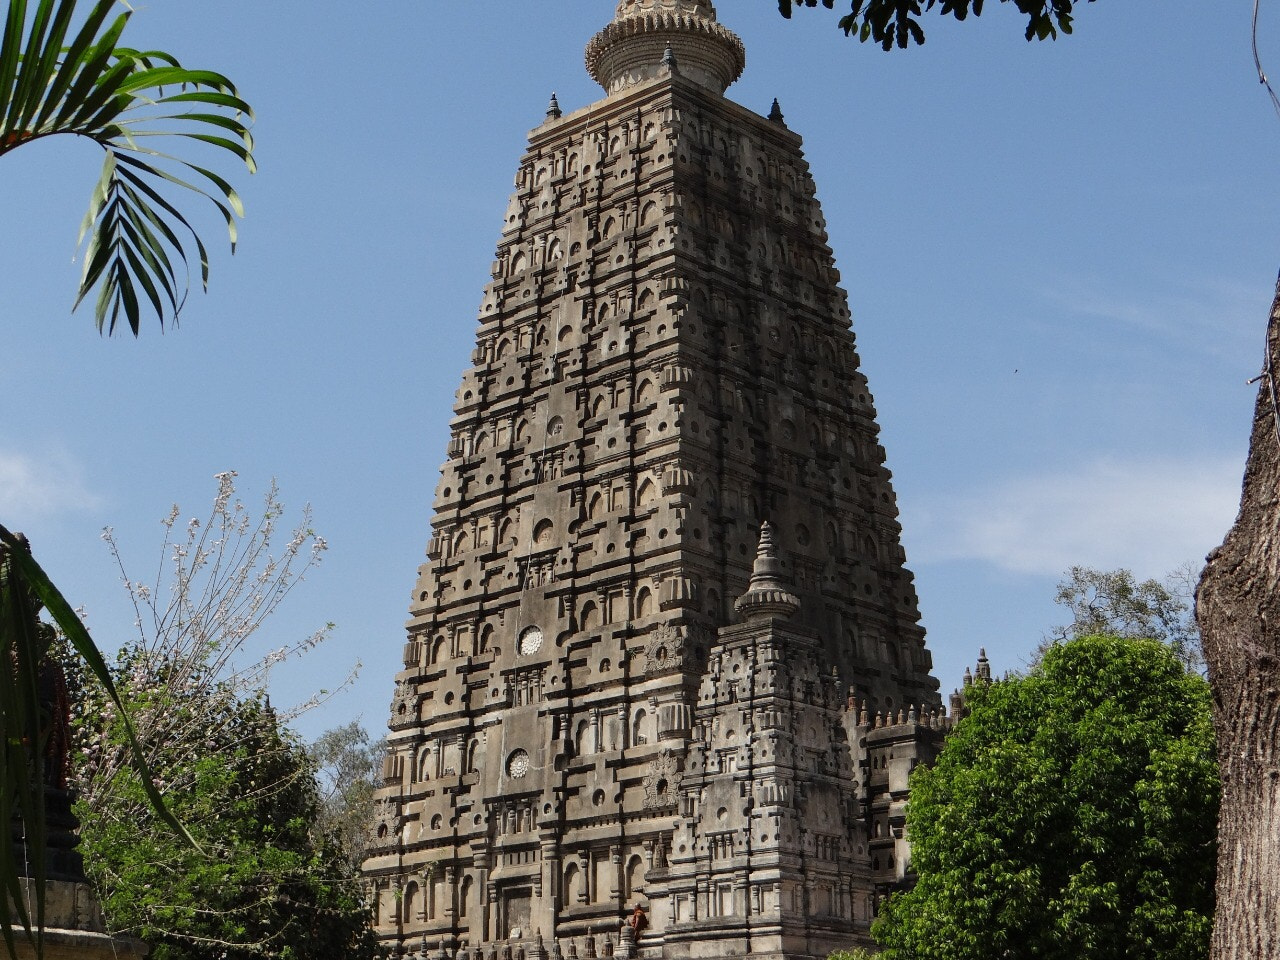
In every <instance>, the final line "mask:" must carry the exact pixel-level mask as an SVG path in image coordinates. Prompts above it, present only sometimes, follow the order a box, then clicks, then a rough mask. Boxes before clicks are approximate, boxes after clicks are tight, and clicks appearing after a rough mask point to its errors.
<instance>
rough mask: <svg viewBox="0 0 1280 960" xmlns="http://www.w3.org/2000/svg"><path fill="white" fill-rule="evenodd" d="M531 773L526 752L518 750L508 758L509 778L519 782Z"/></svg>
mask: <svg viewBox="0 0 1280 960" xmlns="http://www.w3.org/2000/svg"><path fill="white" fill-rule="evenodd" d="M528 773H529V754H528V753H527V752H526V751H524V750H516V751H515V752H514V753H512V754H511V756H509V757H507V776H508V777H511V778H512V779H513V780H519V779H520V778H521V777H524V776H527V775H528Z"/></svg>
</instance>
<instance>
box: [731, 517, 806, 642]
mask: <svg viewBox="0 0 1280 960" xmlns="http://www.w3.org/2000/svg"><path fill="white" fill-rule="evenodd" d="M733 608H734V609H735V610H737V611H738V613H739V614H741V615H742V617H743V618H744V619H746V620H754V619H756V618H758V617H789V616H791V615H792V614H794V613H795V612H796V611H797V610H799V609H800V600H799V599H798V598H797V597H796V596H795V594H793V593H789V592H787V589H786V587H785V586H784V585H783V582H782V560H781V559H779V557H778V551H777V549H776V548H775V547H774V545H773V527H772V526H770V524H769V521H767V520H766V521H765V522H764V523H762V524H760V543H759V545H758V546H757V547H756V562H755V566H754V567H753V568H752V570H751V582H750V583H749V584H748V585H747V592H746V593H744V594H743V595H742V596H740V597H739V598H738V601H737V603H735V604H734V605H733Z"/></svg>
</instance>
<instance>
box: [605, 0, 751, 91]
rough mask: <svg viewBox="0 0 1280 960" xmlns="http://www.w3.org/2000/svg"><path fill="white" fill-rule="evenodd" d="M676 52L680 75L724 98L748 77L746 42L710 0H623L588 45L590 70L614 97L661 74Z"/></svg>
mask: <svg viewBox="0 0 1280 960" xmlns="http://www.w3.org/2000/svg"><path fill="white" fill-rule="evenodd" d="M668 49H670V50H671V52H672V54H673V55H674V57H675V59H676V61H677V62H678V63H679V64H680V75H681V76H683V77H686V78H688V79H690V80H693V81H694V82H695V83H698V84H701V85H702V86H704V87H708V88H709V89H712V90H714V91H715V92H716V93H721V94H723V93H724V92H725V90H726V89H728V87H729V84H731V83H733V81H735V80H737V79H738V77H740V76H741V75H742V71H743V69H744V68H745V67H746V63H747V55H746V51H745V50H744V48H743V46H742V41H741V40H740V39H738V37H737V35H736V34H734V33H733V32H732V31H731V30H728V29H726V28H725V27H723V26H721V25H720V24H719V23H718V22H717V21H716V8H715V6H714V5H713V4H711V3H710V2H709V0H621V2H619V3H618V8H617V11H616V12H615V13H614V16H613V22H612V23H610V24H609V25H608V26H607V27H605V28H604V29H603V30H601V31H600V32H599V33H597V34H596V35H595V36H594V37H592V38H591V42H590V43H588V44H587V72H588V73H590V74H591V76H592V77H594V78H595V80H596V82H597V83H599V84H600V85H601V86H602V87H604V88H605V90H606V91H607V92H609V93H615V92H617V91H619V90H622V89H624V88H626V87H628V86H631V85H633V84H636V83H643V82H644V81H646V80H651V79H653V78H654V77H657V76H659V75H660V74H659V71H660V69H661V67H662V64H663V57H664V55H665V53H666V51H667V50H668Z"/></svg>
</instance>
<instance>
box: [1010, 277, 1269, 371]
mask: <svg viewBox="0 0 1280 960" xmlns="http://www.w3.org/2000/svg"><path fill="white" fill-rule="evenodd" d="M1035 292H1036V293H1037V294H1038V295H1039V296H1040V297H1041V298H1042V299H1044V300H1045V301H1047V302H1048V303H1049V304H1051V305H1053V306H1055V307H1056V308H1058V309H1059V310H1061V311H1063V312H1065V313H1068V314H1071V315H1073V316H1078V317H1082V318H1084V317H1088V318H1093V319H1095V320H1100V321H1103V322H1105V323H1107V324H1116V325H1119V326H1123V327H1129V328H1132V329H1134V330H1138V331H1141V332H1143V333H1149V334H1153V335H1156V336H1160V337H1164V338H1168V339H1170V340H1173V341H1175V342H1177V343H1187V342H1194V343H1195V345H1196V347H1197V349H1201V350H1208V351H1211V352H1217V351H1220V350H1222V349H1223V341H1224V339H1229V340H1232V341H1235V340H1236V338H1252V341H1256V342H1257V349H1258V362H1259V363H1261V362H1262V349H1263V331H1264V330H1265V327H1266V318H1267V314H1268V311H1269V310H1270V307H1271V299H1270V298H1271V291H1270V289H1269V288H1263V289H1262V290H1259V289H1258V288H1257V287H1256V286H1254V285H1248V284H1244V283H1241V282H1233V281H1229V280H1223V279H1221V278H1215V277H1204V278H1182V279H1181V280H1174V279H1170V280H1169V281H1168V282H1167V283H1166V284H1165V285H1163V286H1162V287H1161V288H1160V289H1159V291H1157V292H1149V291H1142V292H1138V293H1135V292H1134V290H1133V289H1131V287H1129V288H1125V289H1124V290H1116V289H1114V288H1112V287H1111V286H1108V284H1107V283H1106V282H1104V281H1103V280H1100V279H1098V278H1092V277H1080V276H1064V277H1059V278H1058V279H1057V280H1056V281H1054V282H1053V283H1051V284H1042V285H1040V286H1039V287H1038V288H1037V289H1036V291H1035ZM1246 342H1251V341H1249V340H1246Z"/></svg>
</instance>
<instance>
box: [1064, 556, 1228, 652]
mask: <svg viewBox="0 0 1280 960" xmlns="http://www.w3.org/2000/svg"><path fill="white" fill-rule="evenodd" d="M1199 577H1200V572H1199V570H1196V569H1195V568H1193V567H1192V566H1191V565H1190V564H1188V565H1186V566H1183V567H1180V568H1178V569H1177V570H1174V571H1173V572H1172V573H1170V574H1169V575H1168V576H1167V577H1165V578H1164V580H1162V581H1161V580H1143V581H1141V582H1139V581H1138V580H1137V579H1136V578H1135V577H1134V575H1133V572H1132V571H1130V570H1125V569H1123V568H1121V569H1119V570H1095V569H1093V568H1092V567H1072V568H1071V569H1070V570H1068V571H1067V575H1066V577H1065V578H1064V579H1062V580H1059V581H1058V591H1057V594H1056V595H1055V596H1054V598H1053V599H1054V602H1055V603H1059V604H1061V605H1062V606H1064V607H1066V608H1067V609H1068V610H1069V611H1071V617H1072V620H1071V623H1068V624H1063V625H1061V626H1058V627H1054V628H1053V630H1052V632H1051V633H1050V637H1051V639H1053V640H1057V641H1061V640H1068V639H1071V638H1073V637H1087V636H1092V635H1095V634H1106V635H1108V636H1113V637H1135V638H1145V639H1148V640H1159V641H1160V642H1161V643H1165V644H1168V645H1169V647H1170V648H1172V650H1173V652H1174V653H1175V654H1176V655H1177V657H1178V659H1179V660H1181V661H1182V662H1183V663H1184V664H1185V665H1186V666H1188V667H1189V668H1193V669H1198V668H1199V667H1200V666H1201V665H1202V664H1203V659H1202V657H1201V655H1200V629H1199V627H1197V626H1196V621H1195V615H1194V611H1193V610H1192V606H1193V602H1192V594H1193V592H1194V590H1195V583H1196V581H1197V580H1198V579H1199Z"/></svg>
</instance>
